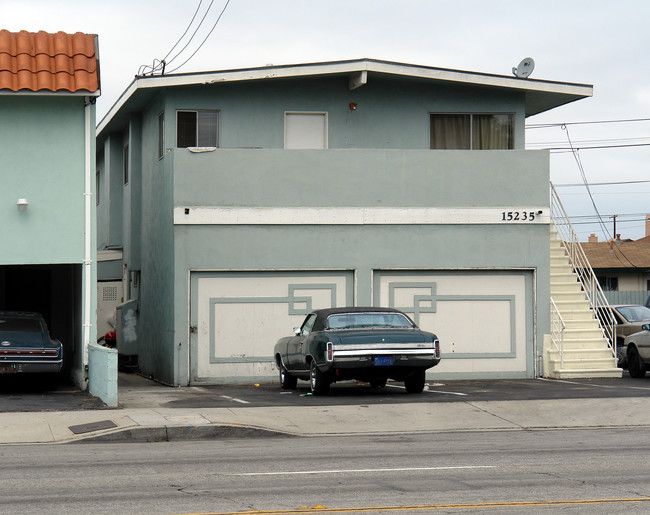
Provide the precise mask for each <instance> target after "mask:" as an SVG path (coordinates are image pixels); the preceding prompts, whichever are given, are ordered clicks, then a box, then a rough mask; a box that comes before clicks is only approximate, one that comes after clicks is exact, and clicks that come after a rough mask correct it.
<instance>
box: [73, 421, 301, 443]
mask: <svg viewBox="0 0 650 515" xmlns="http://www.w3.org/2000/svg"><path fill="white" fill-rule="evenodd" d="M292 436H297V435H293V434H290V433H283V432H280V431H273V430H270V429H262V428H257V427H246V426H217V425H201V426H192V425H187V426H159V427H131V428H125V429H121V430H117V431H112V432H110V433H103V434H95V435H88V436H84V437H82V438H77V439H75V440H72V441H68V442H67V443H111V442H133V443H150V442H176V441H188V440H212V439H216V438H252V437H253V438H259V437H267V438H287V437H292Z"/></svg>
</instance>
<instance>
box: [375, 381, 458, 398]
mask: <svg viewBox="0 0 650 515" xmlns="http://www.w3.org/2000/svg"><path fill="white" fill-rule="evenodd" d="M386 386H390V387H391V388H402V389H404V387H403V386H400V385H398V384H387V385H386ZM423 391H424V392H430V393H445V394H447V395H459V396H461V397H467V394H466V393H460V392H444V391H442V390H430V389H429V385H425V387H424V390H423Z"/></svg>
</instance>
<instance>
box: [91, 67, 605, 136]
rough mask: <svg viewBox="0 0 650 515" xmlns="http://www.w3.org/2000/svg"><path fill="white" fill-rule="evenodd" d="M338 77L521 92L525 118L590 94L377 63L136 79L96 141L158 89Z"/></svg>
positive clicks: (568, 86)
mask: <svg viewBox="0 0 650 515" xmlns="http://www.w3.org/2000/svg"><path fill="white" fill-rule="evenodd" d="M336 75H347V76H349V85H350V89H356V88H358V87H362V86H363V85H364V84H365V83H366V82H367V81H368V80H369V77H370V78H372V76H373V75H376V76H379V75H383V76H392V77H401V78H407V79H411V80H420V81H431V82H434V83H448V84H458V85H467V86H479V87H487V88H495V89H504V90H513V91H519V92H522V93H523V94H524V95H525V109H526V117H528V116H533V115H535V114H539V113H542V112H544V111H548V110H550V109H554V108H556V107H559V106H562V105H564V104H568V103H570V102H574V101H575V100H580V99H582V98H587V97H590V96H592V95H593V86H591V85H588V84H574V83H567V82H555V81H545V80H537V79H520V78H517V77H510V76H505V75H493V74H487V73H477V72H468V71H461V70H450V69H445V68H433V67H428V66H418V65H413V64H405V63H396V62H391V61H380V60H376V59H358V60H351V61H334V62H325V63H307V64H293V65H282V66H264V67H259V68H243V69H233V70H223V71H211V72H197V73H179V74H173V75H150V76H136V77H135V79H134V80H133V82H131V84H130V85H129V86H128V87H127V89H126V90H125V91H124V92H123V93H122V95H120V97H119V98H118V99H117V101H116V102H115V104H113V106H112V107H111V109H110V110H109V111H108V113H107V114H106V115H105V116H104V118H103V119H102V120H101V121H100V122H99V125H98V126H97V135H98V137H99V136H100V135H101V133H102V132H103V131H104V130H105V129H107V127H109V126H112V125H117V126H121V125H122V124H123V123H124V122H125V121H126V119H127V117H128V115H129V114H130V113H132V112H136V111H138V110H140V109H142V108H143V107H144V106H145V105H146V104H147V103H148V102H149V100H150V99H151V98H152V97H153V95H155V93H156V90H157V89H158V88H169V87H179V86H195V85H209V84H219V83H226V82H241V81H254V80H273V79H287V78H305V77H326V76H336Z"/></svg>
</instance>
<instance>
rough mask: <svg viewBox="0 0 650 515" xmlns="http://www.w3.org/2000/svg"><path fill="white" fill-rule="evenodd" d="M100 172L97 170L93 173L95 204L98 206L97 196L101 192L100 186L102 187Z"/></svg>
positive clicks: (98, 198)
mask: <svg viewBox="0 0 650 515" xmlns="http://www.w3.org/2000/svg"><path fill="white" fill-rule="evenodd" d="M101 179H102V171H101V170H100V169H99V168H97V171H96V172H95V204H96V205H99V202H100V200H101V199H100V197H99V194H100V192H101V185H102V181H101Z"/></svg>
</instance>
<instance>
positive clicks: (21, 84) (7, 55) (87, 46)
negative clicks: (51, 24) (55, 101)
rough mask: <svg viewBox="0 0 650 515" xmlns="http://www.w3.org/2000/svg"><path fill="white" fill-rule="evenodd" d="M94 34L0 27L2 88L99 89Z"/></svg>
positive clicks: (0, 79)
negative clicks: (17, 30) (32, 30)
mask: <svg viewBox="0 0 650 515" xmlns="http://www.w3.org/2000/svg"><path fill="white" fill-rule="evenodd" d="M95 40H96V36H95V35H94V34H82V33H81V32H77V33H76V34H66V33H65V32H57V33H56V34H50V33H48V32H43V31H40V32H27V31H25V30H21V31H20V32H9V31H8V30H0V90H11V91H63V92H72V93H75V92H78V91H87V92H89V93H95V92H98V90H99V67H98V56H97V55H96V45H95Z"/></svg>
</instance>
